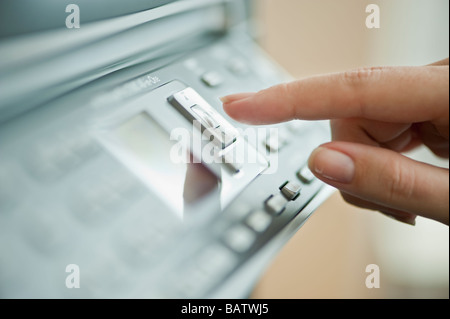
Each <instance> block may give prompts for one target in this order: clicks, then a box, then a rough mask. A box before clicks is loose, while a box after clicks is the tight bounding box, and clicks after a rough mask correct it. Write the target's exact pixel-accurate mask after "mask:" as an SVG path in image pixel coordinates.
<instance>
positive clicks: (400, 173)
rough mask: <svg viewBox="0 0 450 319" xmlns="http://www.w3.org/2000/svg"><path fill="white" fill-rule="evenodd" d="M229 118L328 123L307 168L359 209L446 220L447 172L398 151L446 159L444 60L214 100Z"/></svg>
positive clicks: (334, 76) (446, 64)
mask: <svg viewBox="0 0 450 319" xmlns="http://www.w3.org/2000/svg"><path fill="white" fill-rule="evenodd" d="M221 100H222V102H223V104H224V110H225V111H226V112H227V113H228V114H229V115H230V116H231V117H232V118H234V119H235V120H237V121H241V122H244V123H247V124H254V125H263V124H273V123H279V122H285V121H290V120H293V119H302V120H326V119H329V120H331V130H332V136H333V141H332V142H330V143H327V144H324V145H321V146H320V147H318V148H317V149H316V150H315V151H314V152H313V153H312V154H311V156H310V159H309V167H310V169H311V171H312V172H313V173H314V174H315V175H316V176H317V177H318V178H319V179H321V180H322V181H324V182H325V183H328V184H329V185H331V186H334V187H336V188H337V189H339V190H340V191H341V194H342V196H343V198H344V199H345V200H346V201H347V202H349V203H351V204H353V205H357V206H359V207H363V208H367V209H371V210H377V211H380V212H382V213H384V214H386V215H389V216H392V217H394V218H395V219H397V220H399V221H402V222H405V223H408V224H412V225H414V224H415V220H416V217H417V216H423V217H425V218H430V219H433V220H436V221H439V222H441V223H444V224H446V225H448V223H449V171H448V169H444V168H440V167H435V166H432V165H429V164H426V163H421V162H418V161H414V160H412V159H410V158H408V157H407V156H405V155H404V154H403V153H405V152H407V151H410V150H413V149H414V148H416V147H419V146H421V145H425V146H426V147H428V148H429V149H430V150H431V151H432V152H434V153H435V154H436V155H437V156H439V157H443V158H447V159H448V157H449V60H448V59H445V60H442V61H439V62H436V63H434V64H431V65H426V66H415V67H376V68H364V69H358V70H354V71H348V72H344V73H336V74H328V75H321V76H315V77H310V78H306V79H302V80H298V81H294V82H291V83H287V84H281V85H278V86H274V87H271V88H269V89H266V90H263V91H260V92H257V93H239V94H235V95H230V96H226V97H223V98H221Z"/></svg>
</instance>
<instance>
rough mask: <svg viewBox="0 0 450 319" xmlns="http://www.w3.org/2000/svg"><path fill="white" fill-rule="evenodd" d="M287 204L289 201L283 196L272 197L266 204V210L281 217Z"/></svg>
mask: <svg viewBox="0 0 450 319" xmlns="http://www.w3.org/2000/svg"><path fill="white" fill-rule="evenodd" d="M287 204H288V200H287V199H286V198H285V197H284V196H283V195H281V194H277V195H272V196H270V197H269V198H268V199H267V200H266V202H265V206H266V209H267V210H268V211H269V212H270V213H272V214H275V215H281V213H283V212H284V210H285V209H286V206H287Z"/></svg>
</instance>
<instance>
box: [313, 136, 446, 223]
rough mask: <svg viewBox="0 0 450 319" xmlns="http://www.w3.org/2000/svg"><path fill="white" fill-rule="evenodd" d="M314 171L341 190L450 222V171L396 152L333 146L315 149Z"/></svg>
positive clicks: (361, 145) (352, 145) (354, 144)
mask: <svg viewBox="0 0 450 319" xmlns="http://www.w3.org/2000/svg"><path fill="white" fill-rule="evenodd" d="M309 166H310V169H311V171H312V172H313V173H314V174H315V175H316V176H317V177H318V178H319V179H321V180H322V181H324V182H325V183H327V184H330V185H331V186H334V187H336V188H338V189H339V190H341V191H343V192H345V193H347V194H350V195H353V196H355V197H358V198H360V199H362V200H365V201H369V202H372V203H374V204H376V205H379V206H384V207H387V208H390V209H395V210H400V211H404V212H408V213H411V214H415V215H420V216H423V217H426V218H431V219H434V220H437V221H440V222H442V223H444V224H447V225H448V223H449V196H448V194H449V172H448V170H447V169H443V168H438V167H434V166H431V165H428V164H425V163H420V162H416V161H414V160H412V159H410V158H407V157H405V156H403V155H401V154H398V153H396V152H393V151H390V150H387V149H383V148H379V147H373V146H368V145H363V144H356V143H347V142H332V143H329V144H325V145H323V146H321V147H319V148H318V149H316V150H315V151H314V152H313V153H312V155H311V157H310V160H309Z"/></svg>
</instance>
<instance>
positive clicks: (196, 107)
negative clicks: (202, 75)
mask: <svg viewBox="0 0 450 319" xmlns="http://www.w3.org/2000/svg"><path fill="white" fill-rule="evenodd" d="M168 101H169V103H170V104H172V105H173V106H174V107H175V108H176V109H177V110H178V111H179V112H180V113H181V114H183V115H184V116H185V117H186V118H187V120H189V121H191V122H193V121H199V122H200V123H201V124H202V133H203V134H204V135H205V137H206V138H209V139H211V140H212V141H213V142H214V143H215V144H216V145H217V147H218V148H221V149H225V148H227V147H229V146H231V145H232V144H233V143H234V142H236V140H237V137H238V132H237V130H236V129H235V128H234V126H233V125H231V124H230V123H229V122H228V121H227V120H226V119H225V118H224V117H223V116H222V115H220V114H219V113H218V112H217V111H216V110H215V109H214V108H213V107H212V106H211V105H210V104H209V103H208V102H206V101H205V100H204V99H203V98H202V97H201V96H200V94H198V93H197V92H196V91H195V90H194V89H192V88H187V89H184V90H183V91H180V92H177V93H175V94H174V95H172V96H170V97H169V98H168Z"/></svg>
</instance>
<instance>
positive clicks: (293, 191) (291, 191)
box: [280, 182, 302, 200]
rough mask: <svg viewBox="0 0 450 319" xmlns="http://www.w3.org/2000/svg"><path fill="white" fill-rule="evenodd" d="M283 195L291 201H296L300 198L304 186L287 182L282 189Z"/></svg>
mask: <svg viewBox="0 0 450 319" xmlns="http://www.w3.org/2000/svg"><path fill="white" fill-rule="evenodd" d="M280 190H281V192H282V193H283V195H284V196H285V197H286V198H287V199H289V200H296V199H297V198H298V197H299V196H300V191H301V190H302V186H301V185H300V184H298V183H294V182H287V183H286V184H284V185H283V186H282V187H281V188H280Z"/></svg>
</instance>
